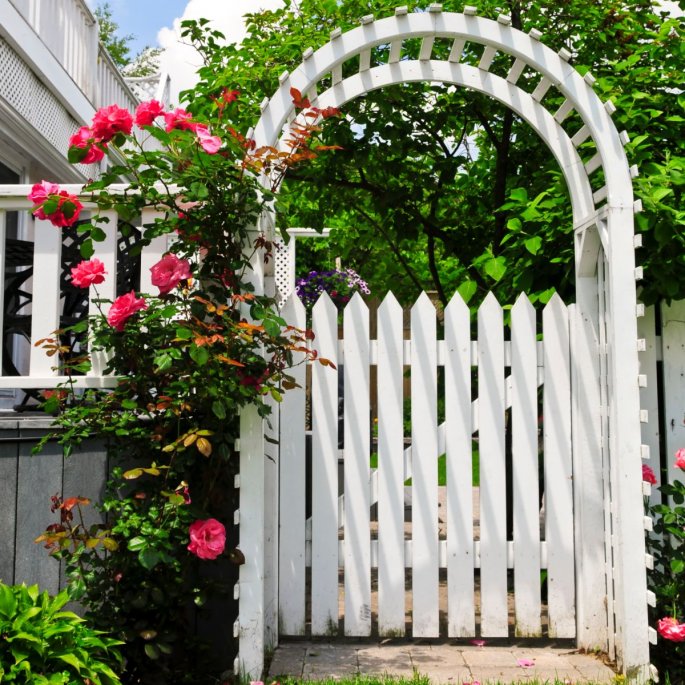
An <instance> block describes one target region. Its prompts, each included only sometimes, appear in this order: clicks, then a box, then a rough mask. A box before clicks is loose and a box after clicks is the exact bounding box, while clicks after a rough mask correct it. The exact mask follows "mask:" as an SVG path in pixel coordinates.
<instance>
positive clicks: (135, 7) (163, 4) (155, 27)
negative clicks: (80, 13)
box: [88, 0, 231, 54]
mask: <svg viewBox="0 0 685 685" xmlns="http://www.w3.org/2000/svg"><path fill="white" fill-rule="evenodd" d="M228 1H229V2H230V1H231V0H228ZM108 2H109V6H110V8H111V9H112V19H113V20H114V21H115V22H116V23H117V24H119V34H120V35H122V36H123V35H128V34H132V35H134V36H135V39H134V40H133V41H131V53H132V54H135V53H137V52H138V51H139V50H141V49H142V48H144V47H145V46H146V45H151V46H153V47H155V46H157V33H158V32H159V30H160V29H162V28H164V27H171V26H172V24H173V21H174V19H176V18H177V17H180V16H182V14H183V11H184V10H185V8H186V5H187V4H188V0H108ZM217 2H219V3H221V2H222V0H217ZM88 4H89V5H90V6H91V7H96V6H97V5H99V4H101V0H88Z"/></svg>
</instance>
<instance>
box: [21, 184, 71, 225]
mask: <svg viewBox="0 0 685 685" xmlns="http://www.w3.org/2000/svg"><path fill="white" fill-rule="evenodd" d="M48 200H57V209H56V210H55V211H54V212H51V213H49V214H48V213H46V212H45V209H44V207H43V206H41V207H38V208H37V209H35V210H34V212H33V216H35V217H36V218H37V219H43V220H45V219H47V220H48V221H49V222H50V223H51V224H52V225H53V226H59V227H62V226H71V225H72V224H74V223H76V222H77V221H78V217H79V214H80V213H81V210H82V209H83V205H82V204H81V203H80V202H79V199H78V198H77V197H76V195H70V194H69V193H68V192H67V191H66V190H61V191H60V192H59V193H57V194H56V195H51V196H50V197H48Z"/></svg>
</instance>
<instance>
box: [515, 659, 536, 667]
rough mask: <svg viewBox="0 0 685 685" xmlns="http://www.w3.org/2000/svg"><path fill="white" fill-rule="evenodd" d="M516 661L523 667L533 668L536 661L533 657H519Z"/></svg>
mask: <svg viewBox="0 0 685 685" xmlns="http://www.w3.org/2000/svg"><path fill="white" fill-rule="evenodd" d="M516 663H517V664H518V665H519V666H520V667H521V668H532V667H533V666H535V662H534V661H533V660H532V659H517V660H516Z"/></svg>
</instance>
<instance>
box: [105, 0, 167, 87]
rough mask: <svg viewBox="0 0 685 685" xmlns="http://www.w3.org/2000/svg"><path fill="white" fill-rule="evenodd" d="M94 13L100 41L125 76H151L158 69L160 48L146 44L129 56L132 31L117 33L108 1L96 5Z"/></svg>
mask: <svg viewBox="0 0 685 685" xmlns="http://www.w3.org/2000/svg"><path fill="white" fill-rule="evenodd" d="M94 14H95V17H96V18H97V20H98V34H99V38H100V42H101V43H102V45H103V46H104V47H105V49H106V50H107V52H108V53H109V56H110V57H111V58H112V61H113V62H114V64H116V66H117V67H118V68H119V70H120V71H121V72H122V73H123V74H124V75H125V76H129V77H139V76H152V75H153V74H156V73H157V72H158V71H159V55H160V54H161V52H162V51H161V49H160V48H153V47H151V46H149V45H146V46H145V47H144V48H143V49H142V50H141V51H140V52H138V54H136V55H135V56H134V57H130V53H131V48H130V43H131V41H132V40H134V39H135V36H134V35H133V34H132V33H128V34H126V35H124V36H120V35H119V34H118V31H119V24H117V23H116V21H115V20H114V18H113V15H112V8H111V7H110V4H109V3H108V2H103V3H102V4H100V5H98V6H97V7H96V8H95V12H94Z"/></svg>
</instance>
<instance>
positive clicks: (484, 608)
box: [478, 293, 509, 637]
mask: <svg viewBox="0 0 685 685" xmlns="http://www.w3.org/2000/svg"><path fill="white" fill-rule="evenodd" d="M478 395H479V406H478V413H479V430H478V442H479V448H480V537H481V540H480V553H481V572H480V579H481V634H482V635H483V636H485V637H506V636H507V635H508V632H509V627H508V611H507V541H506V533H507V527H506V514H507V512H506V484H505V473H506V464H505V440H504V336H503V317H502V308H501V307H500V305H499V303H498V302H497V300H496V299H495V296H494V295H493V294H492V293H489V294H488V295H487V297H486V298H485V300H484V302H483V304H482V305H481V307H480V309H479V310H478Z"/></svg>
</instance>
